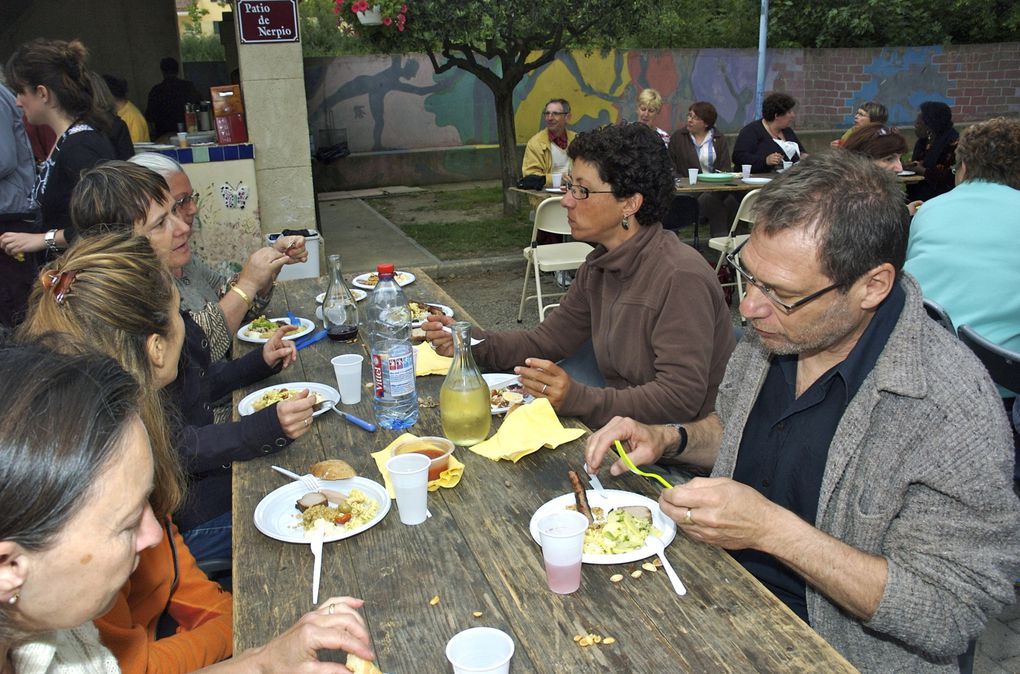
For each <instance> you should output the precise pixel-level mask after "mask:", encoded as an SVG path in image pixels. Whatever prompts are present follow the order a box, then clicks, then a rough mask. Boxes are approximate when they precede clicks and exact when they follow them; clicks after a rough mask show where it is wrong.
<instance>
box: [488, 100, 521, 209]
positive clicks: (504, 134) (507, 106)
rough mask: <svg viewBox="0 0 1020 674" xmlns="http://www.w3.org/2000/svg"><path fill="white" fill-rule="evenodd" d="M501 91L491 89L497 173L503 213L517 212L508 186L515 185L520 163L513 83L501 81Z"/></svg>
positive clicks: (515, 199)
mask: <svg viewBox="0 0 1020 674" xmlns="http://www.w3.org/2000/svg"><path fill="white" fill-rule="evenodd" d="M501 84H503V85H504V86H503V87H502V90H501V91H493V92H492V93H493V97H494V98H495V99H496V133H497V137H498V138H499V174H500V177H501V178H502V181H503V214H504V215H513V214H514V213H516V212H517V203H518V202H517V196H516V195H515V194H514V193H513V192H510V191H509V190H510V188H511V187H514V186H516V185H517V181H518V180H519V179H520V176H521V165H520V162H519V161H518V159H517V130H516V128H515V127H514V97H513V91H514V85H515V84H516V82H515V83H514V84H513V85H512V84H510V83H508V82H502V83H501Z"/></svg>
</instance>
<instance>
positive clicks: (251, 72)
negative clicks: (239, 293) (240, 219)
mask: <svg viewBox="0 0 1020 674" xmlns="http://www.w3.org/2000/svg"><path fill="white" fill-rule="evenodd" d="M237 52H238V65H239V68H240V71H241V90H242V92H243V94H244V105H245V116H246V119H247V122H248V137H249V139H250V141H251V142H252V143H253V144H254V145H255V176H256V183H257V186H258V195H259V214H260V219H261V221H262V231H263V232H278V231H280V230H282V229H302V228H306V229H311V230H314V229H315V190H314V188H313V187H312V162H311V157H310V155H309V145H308V111H307V106H306V104H305V79H304V65H303V61H302V58H301V44H300V43H286V44H240V42H238V45H237Z"/></svg>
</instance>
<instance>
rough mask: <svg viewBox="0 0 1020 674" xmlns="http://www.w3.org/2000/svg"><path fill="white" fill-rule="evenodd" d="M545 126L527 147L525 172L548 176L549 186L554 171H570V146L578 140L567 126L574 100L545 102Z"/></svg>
mask: <svg viewBox="0 0 1020 674" xmlns="http://www.w3.org/2000/svg"><path fill="white" fill-rule="evenodd" d="M542 115H543V118H544V119H545V128H544V129H542V130H541V131H539V132H538V133H536V134H535V135H534V136H532V137H531V140H529V141H528V145H527V147H526V148H525V149H524V163H523V164H522V166H521V175H525V176H529V175H544V176H545V186H546V187H550V186H551V185H552V174H553V173H564V172H565V171H566V170H567V161H568V160H567V145H569V144H570V142H571V141H573V140H574V135H575V134H574V132H573V131H569V130H568V129H567V124H568V123H569V122H570V103H568V102H567V101H565V100H564V99H562V98H554V99H552V100H551V101H549V102H548V103H546V104H545V112H543V113H542Z"/></svg>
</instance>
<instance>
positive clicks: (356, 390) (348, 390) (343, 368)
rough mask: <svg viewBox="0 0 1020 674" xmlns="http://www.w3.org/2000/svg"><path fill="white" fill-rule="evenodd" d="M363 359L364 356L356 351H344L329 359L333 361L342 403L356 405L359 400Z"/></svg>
mask: <svg viewBox="0 0 1020 674" xmlns="http://www.w3.org/2000/svg"><path fill="white" fill-rule="evenodd" d="M364 360H365V357H364V356H359V355H358V354H356V353H345V354H344V355H342V356H336V357H335V358H333V359H332V360H330V361H329V362H331V363H333V372H334V374H336V384H337V388H339V389H340V402H342V403H343V404H344V405H357V404H358V403H360V402H361V366H362V364H363V363H364Z"/></svg>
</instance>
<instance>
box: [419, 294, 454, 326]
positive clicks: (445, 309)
mask: <svg viewBox="0 0 1020 674" xmlns="http://www.w3.org/2000/svg"><path fill="white" fill-rule="evenodd" d="M411 301H412V302H417V303H418V304H429V305H432V306H434V307H439V308H440V309H442V310H443V313H444V314H446V315H447V316H453V309H451V308H450V307H448V306H446V305H445V304H440V303H439V302H425V301H421V300H411ZM423 323H425V321H415V320H412V321H411V327H412V328H420V327H421V326H422V324H423Z"/></svg>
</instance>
